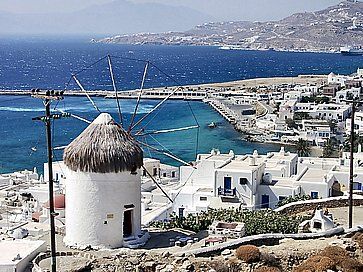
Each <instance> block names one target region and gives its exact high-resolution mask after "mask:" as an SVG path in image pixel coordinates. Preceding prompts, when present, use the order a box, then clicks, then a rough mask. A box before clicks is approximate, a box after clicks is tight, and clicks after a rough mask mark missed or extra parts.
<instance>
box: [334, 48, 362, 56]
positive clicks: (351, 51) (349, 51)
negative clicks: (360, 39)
mask: <svg viewBox="0 0 363 272" xmlns="http://www.w3.org/2000/svg"><path fill="white" fill-rule="evenodd" d="M340 53H341V54H342V55H345V56H361V55H363V49H362V48H361V47H353V46H343V47H340Z"/></svg>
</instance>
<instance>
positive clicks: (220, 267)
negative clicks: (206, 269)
mask: <svg viewBox="0 0 363 272" xmlns="http://www.w3.org/2000/svg"><path fill="white" fill-rule="evenodd" d="M209 266H210V267H211V268H213V269H214V270H215V271H216V272H229V267H228V265H227V264H226V263H225V262H223V261H212V262H210V263H209Z"/></svg>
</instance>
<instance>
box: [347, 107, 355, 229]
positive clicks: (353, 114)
mask: <svg viewBox="0 0 363 272" xmlns="http://www.w3.org/2000/svg"><path fill="white" fill-rule="evenodd" d="M355 107H356V102H355V101H354V100H353V101H352V118H351V122H350V161H349V201H348V202H349V203H348V204H349V211H348V221H349V223H348V225H349V228H352V226H353V179H354V169H353V167H354V159H353V155H354V116H355Z"/></svg>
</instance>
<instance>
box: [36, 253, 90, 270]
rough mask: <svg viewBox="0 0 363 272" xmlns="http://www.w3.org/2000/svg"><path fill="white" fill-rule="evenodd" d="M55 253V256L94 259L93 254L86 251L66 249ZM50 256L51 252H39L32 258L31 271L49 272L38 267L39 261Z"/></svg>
mask: <svg viewBox="0 0 363 272" xmlns="http://www.w3.org/2000/svg"><path fill="white" fill-rule="evenodd" d="M56 255H57V257H67V256H69V257H82V258H85V259H88V260H90V261H92V260H94V259H96V257H95V256H93V255H92V254H90V253H87V252H72V251H67V252H64V251H59V252H56ZM50 257H51V253H50V252H49V251H48V252H46V253H40V254H39V255H38V256H37V257H36V258H35V259H34V260H33V269H32V272H49V270H48V269H42V268H41V267H40V265H39V264H40V262H41V261H43V260H45V259H48V258H50Z"/></svg>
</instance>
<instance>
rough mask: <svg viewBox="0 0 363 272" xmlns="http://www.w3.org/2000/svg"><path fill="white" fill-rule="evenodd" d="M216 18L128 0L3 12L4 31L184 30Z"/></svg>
mask: <svg viewBox="0 0 363 272" xmlns="http://www.w3.org/2000/svg"><path fill="white" fill-rule="evenodd" d="M210 20H213V18H212V17H211V16H209V15H207V14H204V13H201V12H199V11H196V10H193V9H190V8H187V7H183V6H178V7H175V6H168V5H163V4H156V3H139V4H135V3H132V2H130V1H127V0H115V1H113V2H110V3H107V4H103V5H95V6H91V7H89V8H86V9H82V10H80V11H77V12H69V13H52V14H49V13H47V14H12V13H4V12H3V13H0V25H1V27H0V34H93V35H96V34H117V33H136V32H163V31H169V30H173V31H182V30H186V29H190V28H191V27H193V26H194V25H196V24H200V23H203V22H206V21H210Z"/></svg>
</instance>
